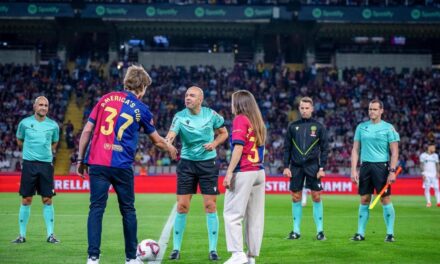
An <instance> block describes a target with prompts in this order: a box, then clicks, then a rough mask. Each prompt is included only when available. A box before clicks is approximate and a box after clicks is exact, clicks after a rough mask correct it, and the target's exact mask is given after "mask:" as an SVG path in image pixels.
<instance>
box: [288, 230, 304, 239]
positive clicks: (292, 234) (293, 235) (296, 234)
mask: <svg viewBox="0 0 440 264" xmlns="http://www.w3.org/2000/svg"><path fill="white" fill-rule="evenodd" d="M300 238H301V235H300V234H298V233H295V232H293V231H292V232H290V233H289V235H288V236H287V238H286V239H291V240H294V239H300Z"/></svg>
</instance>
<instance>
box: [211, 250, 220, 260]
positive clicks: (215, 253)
mask: <svg viewBox="0 0 440 264" xmlns="http://www.w3.org/2000/svg"><path fill="white" fill-rule="evenodd" d="M219 259H220V257H219V256H218V254H217V251H214V250H213V251H211V252H209V260H214V261H216V260H219Z"/></svg>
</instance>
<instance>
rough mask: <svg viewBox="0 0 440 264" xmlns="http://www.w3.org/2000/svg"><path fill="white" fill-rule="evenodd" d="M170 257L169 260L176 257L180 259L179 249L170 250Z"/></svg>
mask: <svg viewBox="0 0 440 264" xmlns="http://www.w3.org/2000/svg"><path fill="white" fill-rule="evenodd" d="M170 259H171V260H177V259H180V252H179V250H173V251H172V252H171V255H170Z"/></svg>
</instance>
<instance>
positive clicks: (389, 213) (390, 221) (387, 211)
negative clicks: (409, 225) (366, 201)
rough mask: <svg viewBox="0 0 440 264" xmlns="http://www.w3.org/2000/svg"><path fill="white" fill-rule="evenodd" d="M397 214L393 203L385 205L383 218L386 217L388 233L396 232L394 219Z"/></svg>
mask: <svg viewBox="0 0 440 264" xmlns="http://www.w3.org/2000/svg"><path fill="white" fill-rule="evenodd" d="M395 217H396V214H395V212H394V206H393V204H392V203H389V204H387V205H384V206H383V218H384V219H385V225H386V227H387V234H389V235H393V234H394V219H395Z"/></svg>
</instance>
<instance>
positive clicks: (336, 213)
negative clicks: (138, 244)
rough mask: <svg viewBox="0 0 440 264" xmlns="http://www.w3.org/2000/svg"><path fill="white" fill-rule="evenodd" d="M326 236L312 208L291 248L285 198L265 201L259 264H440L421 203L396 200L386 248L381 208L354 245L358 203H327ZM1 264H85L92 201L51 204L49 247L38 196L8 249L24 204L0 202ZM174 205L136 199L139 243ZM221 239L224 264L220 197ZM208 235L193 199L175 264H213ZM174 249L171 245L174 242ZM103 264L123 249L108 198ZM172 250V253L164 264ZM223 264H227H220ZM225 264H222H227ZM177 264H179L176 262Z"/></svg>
mask: <svg viewBox="0 0 440 264" xmlns="http://www.w3.org/2000/svg"><path fill="white" fill-rule="evenodd" d="M323 200H324V219H325V220H324V230H325V233H326V236H327V241H316V239H315V225H314V223H313V218H312V208H311V204H310V201H309V204H308V205H307V207H305V208H304V212H303V220H302V228H301V229H302V230H301V231H302V232H301V233H302V234H301V235H302V238H301V239H300V240H298V241H290V240H286V239H285V237H286V236H287V234H288V233H289V232H290V231H291V229H292V219H291V203H290V197H289V196H288V195H268V196H266V218H265V221H266V222H265V233H264V240H263V246H262V251H261V256H260V257H259V258H258V259H257V262H258V263H366V262H371V263H438V260H439V259H440V251H439V247H438V243H439V239H440V235H439V234H440V232H439V229H440V228H439V223H440V221H439V220H440V208H437V207H433V208H425V207H424V205H425V204H424V199H423V197H421V196H419V197H404V196H396V197H393V201H394V206H395V209H396V214H397V219H396V226H395V233H396V240H397V242H396V243H384V242H383V239H384V237H385V224H384V221H383V217H382V208H381V206H380V205H378V206H376V208H375V209H374V210H373V211H372V212H371V214H370V221H369V223H368V227H367V233H366V241H364V242H358V243H355V242H351V241H349V238H350V237H351V236H352V235H353V234H354V233H355V232H356V229H357V210H358V197H357V196H329V195H325V196H324V198H323ZM0 201H1V202H0V219H1V225H0V262H1V263H85V262H86V258H87V225H86V223H87V213H88V194H62V193H61V194H59V195H58V196H57V197H55V199H54V201H55V202H54V205H55V216H56V220H55V221H56V224H55V233H56V235H57V237H58V238H59V239H60V240H61V243H60V244H57V245H52V244H48V243H47V242H46V238H45V236H46V231H45V226H44V221H43V216H42V206H41V202H40V201H39V197H38V196H36V197H35V200H34V204H33V205H32V209H31V218H30V221H29V225H28V234H27V242H26V243H25V244H21V245H15V244H11V243H10V240H12V239H14V238H15V237H16V236H17V234H18V223H17V221H18V220H17V214H18V206H19V202H20V197H19V196H18V195H17V194H11V193H9V194H5V193H2V194H0ZM174 202H175V196H174V195H158V194H157V195H156V194H139V195H137V196H136V209H137V216H138V238H139V240H141V239H145V238H152V239H155V240H159V237H160V234H161V232H162V228H163V227H164V225H165V223H166V220H167V218H168V216H169V213H170V211H171V209H172V207H173V204H174ZM218 205H219V212H220V214H219V219H220V237H219V245H218V250H219V254H220V256H221V258H222V260H223V261H225V260H226V259H227V258H228V257H229V254H228V253H227V252H226V244H225V238H224V226H223V217H222V214H221V212H222V210H223V195H222V196H220V197H219V201H218ZM207 240H208V238H207V231H206V220H205V214H204V212H203V209H202V199H201V196H200V195H197V196H195V197H194V199H193V203H192V208H191V211H190V214H189V217H188V222H187V228H186V231H185V235H184V240H183V245H182V251H181V260H180V261H178V262H177V263H181V264H184V263H188V264H189V263H208V261H207V257H208V248H207ZM170 243H171V244H172V241H170ZM101 250H102V256H101V263H104V264H105V263H123V260H124V242H123V233H122V224H121V216H120V214H119V209H118V206H117V200H116V196H115V195H110V199H109V201H108V207H107V210H106V212H105V215H104V223H103V234H102V247H101ZM170 251H171V246H169V247H168V248H167V251H166V253H165V255H164V257H165V259H164V261H163V263H173V262H170V261H168V260H167V257H168V255H169V253H170ZM223 261H222V262H223ZM222 262H221V263H222ZM174 263H175V262H174Z"/></svg>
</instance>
